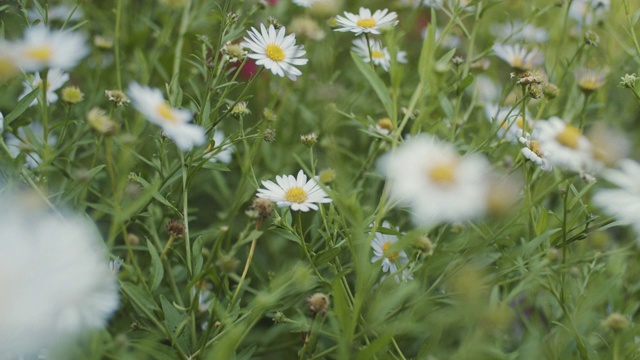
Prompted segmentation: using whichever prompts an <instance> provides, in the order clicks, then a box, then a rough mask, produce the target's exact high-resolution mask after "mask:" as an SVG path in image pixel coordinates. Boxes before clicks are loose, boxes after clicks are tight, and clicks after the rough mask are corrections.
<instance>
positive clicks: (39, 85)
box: [38, 80, 51, 90]
mask: <svg viewBox="0 0 640 360" xmlns="http://www.w3.org/2000/svg"><path fill="white" fill-rule="evenodd" d="M38 87H39V88H41V89H42V80H40V81H39V82H38ZM50 87H51V82H50V81H48V80H47V90H49V88H50Z"/></svg>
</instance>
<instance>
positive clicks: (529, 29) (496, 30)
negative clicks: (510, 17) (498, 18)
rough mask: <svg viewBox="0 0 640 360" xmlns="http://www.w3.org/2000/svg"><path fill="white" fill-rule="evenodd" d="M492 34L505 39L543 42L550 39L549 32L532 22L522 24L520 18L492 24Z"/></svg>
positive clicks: (502, 39)
mask: <svg viewBox="0 0 640 360" xmlns="http://www.w3.org/2000/svg"><path fill="white" fill-rule="evenodd" d="M491 34H493V36H495V37H496V38H498V39H500V40H501V41H504V40H506V39H509V40H510V41H514V42H515V41H526V42H534V43H543V42H546V41H547V40H549V33H548V32H547V30H545V29H543V28H539V27H536V26H535V25H532V24H522V22H520V21H519V20H516V21H514V22H512V23H511V22H510V23H503V24H493V25H491Z"/></svg>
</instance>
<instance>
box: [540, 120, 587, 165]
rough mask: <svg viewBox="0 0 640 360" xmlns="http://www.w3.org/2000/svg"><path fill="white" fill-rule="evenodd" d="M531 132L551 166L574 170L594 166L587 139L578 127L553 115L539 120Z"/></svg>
mask: <svg viewBox="0 0 640 360" xmlns="http://www.w3.org/2000/svg"><path fill="white" fill-rule="evenodd" d="M533 133H534V137H535V138H537V139H538V143H539V145H540V148H541V149H544V151H545V154H546V158H547V159H548V160H549V161H550V162H551V164H552V165H553V166H557V167H559V168H562V169H565V170H570V171H575V172H583V171H587V170H592V169H594V167H595V166H596V162H595V161H594V160H595V159H594V158H593V156H592V154H593V152H592V146H591V143H590V142H589V140H588V139H587V138H586V137H585V136H584V135H582V133H581V132H580V130H579V129H578V128H576V127H574V126H572V125H569V124H566V123H565V122H564V121H563V120H562V119H560V118H558V117H555V116H554V117H551V118H550V119H549V120H546V121H544V120H540V121H538V122H536V124H535V127H534V131H533Z"/></svg>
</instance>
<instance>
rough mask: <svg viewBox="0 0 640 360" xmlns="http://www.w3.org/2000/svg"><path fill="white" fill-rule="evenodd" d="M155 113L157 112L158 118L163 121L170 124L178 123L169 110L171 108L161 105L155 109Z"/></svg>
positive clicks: (171, 110)
mask: <svg viewBox="0 0 640 360" xmlns="http://www.w3.org/2000/svg"><path fill="white" fill-rule="evenodd" d="M156 111H157V112H158V114H160V116H162V117H163V118H164V119H165V120H167V121H169V122H172V123H177V122H178V118H177V117H176V115H175V114H174V113H173V109H172V108H171V106H169V105H167V104H165V103H162V104H160V105H158V106H157V107H156Z"/></svg>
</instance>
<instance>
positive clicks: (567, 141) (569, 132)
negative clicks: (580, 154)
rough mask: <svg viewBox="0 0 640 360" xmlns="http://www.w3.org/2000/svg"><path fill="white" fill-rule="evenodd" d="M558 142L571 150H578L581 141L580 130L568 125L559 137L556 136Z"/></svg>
mask: <svg viewBox="0 0 640 360" xmlns="http://www.w3.org/2000/svg"><path fill="white" fill-rule="evenodd" d="M556 140H557V141H558V142H559V143H560V144H562V145H564V146H566V147H568V148H571V149H574V150H576V149H578V144H579V140H580V130H578V128H576V127H573V126H571V125H567V126H566V127H565V128H564V130H562V131H561V132H560V133H558V135H556Z"/></svg>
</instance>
